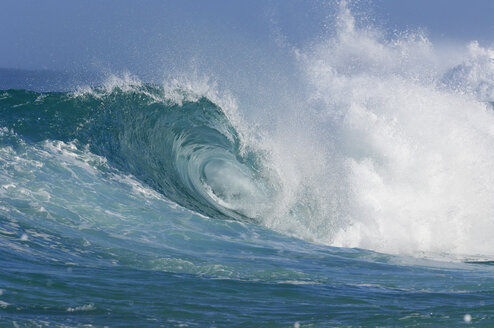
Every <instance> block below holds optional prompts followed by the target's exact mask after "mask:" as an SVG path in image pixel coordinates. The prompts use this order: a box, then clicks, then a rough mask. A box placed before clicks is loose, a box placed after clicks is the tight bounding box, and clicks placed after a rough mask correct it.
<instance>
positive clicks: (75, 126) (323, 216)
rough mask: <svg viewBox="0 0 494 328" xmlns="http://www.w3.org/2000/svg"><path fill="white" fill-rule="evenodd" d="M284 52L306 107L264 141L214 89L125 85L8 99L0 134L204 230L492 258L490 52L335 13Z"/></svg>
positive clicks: (1, 104) (277, 119)
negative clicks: (263, 230) (117, 179)
mask: <svg viewBox="0 0 494 328" xmlns="http://www.w3.org/2000/svg"><path fill="white" fill-rule="evenodd" d="M292 51H293V56H294V57H295V58H296V61H297V64H298V65H299V66H300V67H299V70H300V72H301V76H297V78H298V79H299V81H297V82H294V83H299V84H300V85H304V86H305V88H306V90H305V91H304V92H305V93H304V92H302V91H301V92H300V93H297V94H296V95H293V96H294V97H298V98H296V99H288V100H287V99H281V97H282V96H280V95H275V96H279V97H280V99H279V101H280V103H283V104H289V103H291V104H293V105H292V107H283V108H278V109H273V110H271V111H269V114H268V115H265V114H264V116H263V114H262V110H261V109H259V110H258V112H255V113H254V114H252V113H251V115H250V116H252V117H257V119H258V120H260V121H262V120H263V119H265V118H266V116H269V117H270V119H269V120H266V121H269V122H271V123H269V124H265V125H260V126H261V127H255V124H252V123H258V122H246V121H245V120H243V119H241V115H240V113H239V112H238V111H237V109H236V106H235V105H232V102H233V100H232V99H231V98H229V97H227V96H224V95H223V96H221V95H218V94H216V93H215V92H211V90H210V86H209V84H208V83H201V82H200V83H191V82H190V81H189V82H187V81H186V82H181V83H178V82H176V81H171V82H170V83H168V84H165V85H164V86H158V85H151V84H144V83H142V82H141V81H139V80H138V79H137V78H133V77H131V76H130V75H127V76H124V77H123V78H120V79H119V78H116V77H113V78H110V79H109V80H108V81H107V83H106V84H105V85H104V86H102V87H100V88H86V89H84V88H83V89H78V90H76V91H75V92H68V93H56V92H48V93H37V92H32V91H26V90H7V91H3V92H1V93H0V113H1V115H0V126H1V127H5V128H7V129H9V130H13V131H14V132H15V133H16V134H17V135H19V136H20V137H21V138H23V140H27V141H29V142H33V143H36V142H40V141H43V140H61V141H65V142H69V141H73V142H74V143H75V144H76V145H77V146H78V147H81V148H88V149H89V150H90V151H91V152H92V153H94V154H97V155H100V156H103V157H104V158H106V159H107V160H108V161H109V163H111V166H112V167H113V168H115V169H118V170H121V171H123V172H126V173H130V174H132V175H134V176H135V177H136V178H137V179H139V180H141V181H142V182H144V183H146V184H148V185H149V186H151V187H152V188H154V189H155V190H156V191H158V192H160V193H161V194H163V195H165V196H166V197H168V198H169V199H170V200H172V201H174V202H176V203H178V204H180V205H182V206H184V207H187V208H189V209H191V210H193V211H195V212H198V213H201V214H203V215H205V216H208V217H213V218H222V219H234V220H240V221H247V222H254V223H257V224H261V225H263V226H266V227H268V228H270V229H273V230H276V231H279V232H282V233H284V234H289V235H292V236H296V237H299V238H303V239H305V240H309V241H314V242H318V243H323V244H327V245H332V246H339V247H358V248H365V249H371V250H376V251H380V252H385V253H402V254H403V253H405V254H414V255H426V256H434V257H435V256H439V257H443V256H445V254H455V255H457V256H459V257H462V256H463V257H465V258H469V257H471V256H478V255H479V256H481V257H482V258H490V257H492V256H494V242H493V240H492V236H491V233H490V232H492V231H494V220H493V217H494V203H493V202H492V196H493V195H494V181H493V177H494V175H493V174H492V172H494V155H493V154H494V152H493V150H494V113H493V111H492V106H491V103H490V102H491V101H492V100H494V94H493V90H494V87H493V86H494V79H493V76H494V66H493V65H492V63H493V58H494V55H493V51H492V50H491V49H489V48H482V47H481V46H480V45H479V44H478V43H476V42H472V43H470V44H469V45H468V46H467V47H466V51H462V52H458V53H454V54H448V55H445V52H444V51H443V50H442V49H440V46H437V45H434V44H433V43H432V42H431V41H430V40H429V39H427V37H426V36H424V35H423V34H421V33H414V32H406V33H405V32H404V33H402V34H399V35H395V36H393V37H391V38H389V37H388V36H387V35H386V34H385V33H384V32H382V31H380V30H379V29H376V28H374V27H372V26H369V25H365V24H362V23H359V22H358V21H356V19H355V18H354V17H353V16H352V14H351V12H350V10H349V9H348V8H347V6H346V4H345V2H341V5H340V13H339V15H338V17H337V22H336V25H335V27H334V32H333V33H332V35H330V36H329V37H327V38H326V39H324V40H322V41H321V40H320V39H319V40H318V41H317V42H315V43H313V44H311V45H309V46H308V47H306V48H305V49H295V48H293V49H292ZM460 53H461V54H460ZM283 96H284V97H290V95H288V96H287V95H286V94H284V95H283ZM256 114H258V115H257V116H256ZM9 142H11V143H12V141H9ZM105 169H106V168H105Z"/></svg>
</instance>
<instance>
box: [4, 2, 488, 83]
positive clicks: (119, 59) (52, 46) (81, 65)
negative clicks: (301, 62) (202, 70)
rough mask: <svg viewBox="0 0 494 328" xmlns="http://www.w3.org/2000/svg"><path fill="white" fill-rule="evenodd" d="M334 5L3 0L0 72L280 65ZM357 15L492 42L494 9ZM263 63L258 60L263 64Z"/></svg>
mask: <svg viewBox="0 0 494 328" xmlns="http://www.w3.org/2000/svg"><path fill="white" fill-rule="evenodd" d="M336 2H337V1H333V0H330V1H321V0H315V1H305V0H283V1H281V0H279V1H273V0H264V1H260V0H249V1H240V0H238V1H235V0H234V1H232V0H215V1H200V0H196V1H192V0H183V1H179V0H176V1H170V0H165V1H156V0H148V1H144V2H142V1H129V0H101V1H82V0H81V1H79V0H73V1H65V0H46V1H37V0H3V1H2V8H1V10H0V40H2V44H3V47H2V51H0V68H18V69H32V70H41V69H43V70H44V69H48V70H60V71H81V70H82V71H96V72H103V73H105V72H106V73H109V72H119V71H123V70H128V71H130V72H133V73H136V74H139V75H142V76H144V77H146V76H148V77H152V76H157V75H160V74H161V75H163V74H165V72H171V71H180V70H183V69H185V68H186V67H190V66H194V65H196V66H200V67H209V68H210V69H211V70H219V71H221V70H228V69H229V70H230V72H229V74H235V70H239V69H246V70H248V69H250V67H252V66H258V65H266V66H271V65H277V64H278V63H279V58H277V55H274V56H273V55H272V54H279V56H281V57H283V53H284V52H286V51H285V50H284V49H283V48H284V47H286V46H290V47H303V46H304V44H307V43H309V42H311V41H313V40H315V39H317V38H318V37H321V35H324V33H328V29H330V28H328V26H331V21H332V18H333V17H334V8H335V7H336V6H335V5H334V4H335V3H336ZM353 6H354V7H357V8H359V10H360V11H361V12H362V13H364V14H363V15H364V16H368V18H370V19H371V20H372V21H373V24H375V25H377V26H382V27H383V28H384V29H386V30H389V31H393V30H405V29H412V30H414V29H418V28H420V29H422V30H424V31H425V33H426V34H427V35H428V36H429V37H430V38H431V39H432V40H444V41H448V42H466V41H468V40H479V41H480V42H481V43H484V44H486V45H490V44H494V42H493V41H494V19H492V13H494V1H491V0H475V1H471V0H413V1H411V0H410V1H405V0H403V1H395V0H375V1H363V0H362V1H358V2H356V3H354V5H353ZM260 58H262V60H261V59H260Z"/></svg>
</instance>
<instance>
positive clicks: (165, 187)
mask: <svg viewBox="0 0 494 328" xmlns="http://www.w3.org/2000/svg"><path fill="white" fill-rule="evenodd" d="M127 86H128V87H129V88H128V89H125V88H124V87H122V86H119V87H114V88H96V89H88V90H87V91H86V92H76V93H73V92H71V93H53V92H48V93H37V92H32V91H26V90H8V91H5V92H3V93H2V94H1V97H0V112H1V113H2V115H1V119H0V125H2V126H3V127H5V128H7V129H9V130H10V129H11V130H13V131H15V133H17V134H18V135H20V136H22V137H23V138H24V139H25V140H28V141H30V142H39V141H43V140H61V141H76V144H77V145H78V146H79V147H81V148H84V147H88V148H89V150H90V151H91V152H93V153H95V154H98V155H101V156H104V157H105V158H106V159H107V160H108V161H109V162H110V163H111V164H112V166H113V167H114V168H117V169H119V170H122V171H124V172H127V173H130V174H133V175H134V176H136V177H137V178H138V179H140V180H142V181H143V182H145V183H147V184H148V185H150V186H151V187H153V188H154V189H155V190H157V191H159V192H161V193H162V194H164V195H165V196H166V197H168V198H169V199H171V200H173V201H175V202H176V203H178V204H180V205H182V206H185V207H187V208H189V209H191V210H194V211H197V212H199V213H202V214H203V215H206V216H210V217H217V218H228V219H238V220H247V221H255V220H256V219H258V217H259V215H260V211H261V210H262V209H263V207H265V206H266V205H265V204H266V202H267V201H268V200H269V187H268V186H267V185H266V181H265V180H264V179H262V177H261V168H260V165H259V155H257V154H256V153H254V152H252V151H248V150H246V149H245V148H242V143H241V140H240V138H239V134H238V132H237V131H236V130H235V128H234V127H233V125H232V124H231V123H230V121H229V120H228V119H227V117H226V115H225V113H224V112H223V111H222V109H221V108H220V107H218V106H217V105H216V104H214V103H213V102H211V101H210V100H208V99H207V98H205V97H198V98H197V99H195V100H185V101H182V102H181V103H180V104H177V103H174V102H172V101H170V100H169V99H167V98H165V97H164V96H163V89H162V88H160V87H156V86H152V85H143V84H140V85H138V86H137V85H133V86H132V87H130V86H129V85H127ZM180 92H181V91H180ZM182 93H183V96H185V93H184V92H182Z"/></svg>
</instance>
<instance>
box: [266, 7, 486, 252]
mask: <svg viewBox="0 0 494 328" xmlns="http://www.w3.org/2000/svg"><path fill="white" fill-rule="evenodd" d="M467 47H468V51H467V52H465V51H464V50H463V49H460V50H458V53H457V54H455V55H454V56H453V55H452V56H450V57H448V58H443V57H442V56H443V55H444V53H443V52H442V51H441V50H440V49H439V50H438V49H437V48H438V46H436V45H434V44H432V43H431V41H429V40H428V39H427V38H426V37H425V36H424V35H422V34H420V33H411V32H407V33H402V35H399V36H397V37H394V38H392V39H389V38H386V37H385V35H384V33H381V32H380V31H379V30H377V29H375V28H373V27H372V26H366V25H362V24H359V23H358V22H356V21H355V19H354V17H353V16H352V15H351V13H350V11H349V10H348V8H347V6H346V4H345V2H342V3H341V6H340V14H339V16H338V22H337V24H336V27H335V33H334V34H333V35H332V36H331V37H330V38H328V39H327V40H325V41H323V42H318V43H315V44H313V45H311V46H310V47H308V48H306V49H299V50H298V51H296V52H295V55H296V56H297V57H298V59H299V62H300V64H301V65H302V67H303V69H304V71H305V79H306V81H307V83H308V85H309V86H310V89H311V90H312V91H311V92H310V95H309V97H307V98H308V100H307V102H306V103H305V105H304V107H303V108H298V109H297V110H295V111H293V112H290V111H288V112H287V111H283V112H282V113H280V114H281V115H280V120H279V123H278V127H277V130H276V131H274V132H272V133H271V135H270V140H267V141H266V142H267V143H270V145H269V148H270V154H271V155H270V161H269V162H270V164H268V165H270V168H271V170H272V172H274V173H273V174H276V175H277V176H278V177H279V179H280V181H281V184H280V186H279V187H278V200H277V202H276V204H275V206H276V207H277V208H276V211H274V214H273V215H271V217H268V218H266V221H265V222H264V224H266V225H267V226H269V227H271V228H273V229H276V230H278V231H282V232H285V233H289V234H292V235H295V236H298V237H302V238H304V239H307V240H313V241H316V242H321V243H325V244H330V245H334V246H345V247H360V248H366V249H372V250H377V251H380V252H386V253H398V254H461V255H462V256H467V254H468V255H471V256H479V255H482V256H484V257H489V256H494V239H493V238H492V231H494V202H493V201H492V195H494V175H493V173H492V172H494V113H493V111H492V110H491V109H490V106H489V105H487V104H486V103H484V102H483V101H485V100H486V99H491V98H492V95H494V94H493V93H492V91H493V90H494V66H493V65H494V59H493V58H494V55H493V54H494V51H493V50H491V49H487V48H482V47H480V45H478V43H476V42H473V43H470V44H469V45H467ZM464 53H466V54H467V55H466V57H463V58H461V56H460V55H459V54H464ZM455 58H460V59H459V60H457V61H456V62H455V60H456V59H455Z"/></svg>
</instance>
